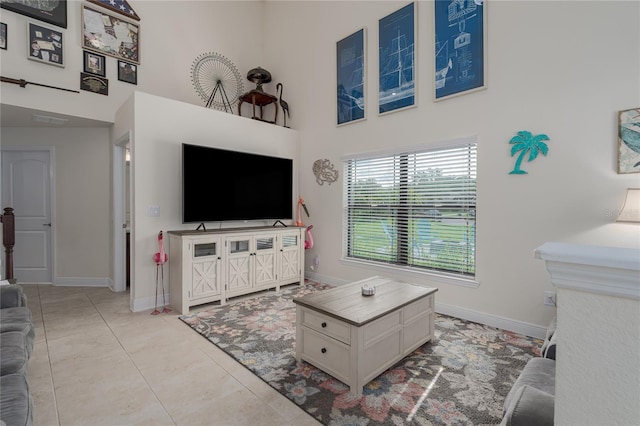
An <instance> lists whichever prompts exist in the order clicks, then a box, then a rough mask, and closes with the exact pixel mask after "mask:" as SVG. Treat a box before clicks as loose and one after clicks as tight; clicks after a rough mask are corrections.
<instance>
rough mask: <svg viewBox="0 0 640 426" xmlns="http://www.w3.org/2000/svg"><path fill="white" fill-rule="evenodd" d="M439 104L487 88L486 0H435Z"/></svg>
mask: <svg viewBox="0 0 640 426" xmlns="http://www.w3.org/2000/svg"><path fill="white" fill-rule="evenodd" d="M435 40H436V45H435V80H434V82H435V86H434V97H435V100H436V101H440V100H443V99H447V98H449V97H452V96H457V95H460V94H462V93H468V92H470V91H476V90H482V89H486V87H487V85H486V78H487V63H486V52H487V49H486V43H487V6H486V3H485V2H484V1H483V0H436V1H435Z"/></svg>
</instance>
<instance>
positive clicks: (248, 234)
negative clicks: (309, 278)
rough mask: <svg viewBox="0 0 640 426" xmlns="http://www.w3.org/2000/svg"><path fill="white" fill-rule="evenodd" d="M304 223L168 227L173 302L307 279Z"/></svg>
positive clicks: (185, 307)
mask: <svg viewBox="0 0 640 426" xmlns="http://www.w3.org/2000/svg"><path fill="white" fill-rule="evenodd" d="M304 231H305V228H304V227H294V226H289V227H277V228H276V227H271V226H260V227H251V228H228V229H218V230H207V231H193V230H181V231H168V234H169V265H170V274H169V293H170V296H171V299H170V301H171V306H172V307H173V308H174V309H175V310H177V311H178V312H180V313H181V314H186V313H188V312H189V308H190V307H191V306H195V305H201V304H204V303H210V302H216V301H220V304H221V305H223V304H224V303H225V302H226V300H227V299H228V298H230V297H235V296H240V295H243V294H248V293H253V292H256V291H262V290H268V289H271V288H275V289H276V291H278V290H280V286H281V285H285V284H292V283H296V282H298V283H302V282H304Z"/></svg>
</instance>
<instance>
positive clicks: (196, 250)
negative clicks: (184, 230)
mask: <svg viewBox="0 0 640 426" xmlns="http://www.w3.org/2000/svg"><path fill="white" fill-rule="evenodd" d="M221 259H222V257H221V253H220V239H219V238H216V239H214V240H213V239H212V240H207V241H201V242H194V244H193V258H192V263H191V294H190V299H191V300H197V299H201V298H205V297H209V296H214V295H219V294H221V293H222V290H221V285H220V281H221V280H220V264H221Z"/></svg>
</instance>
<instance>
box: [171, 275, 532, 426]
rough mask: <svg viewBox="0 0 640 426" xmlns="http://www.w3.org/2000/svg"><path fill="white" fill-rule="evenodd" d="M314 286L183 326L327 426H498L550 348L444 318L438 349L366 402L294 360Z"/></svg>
mask: <svg viewBox="0 0 640 426" xmlns="http://www.w3.org/2000/svg"><path fill="white" fill-rule="evenodd" d="M327 288H331V287H330V286H328V285H326V284H318V283H312V282H306V283H305V284H304V285H291V286H287V287H283V288H281V289H280V291H279V292H266V293H264V294H261V295H259V296H257V297H253V298H247V299H244V300H239V301H237V302H230V303H228V304H227V305H225V306H217V307H213V308H210V309H207V310H203V311H201V312H197V313H194V314H191V315H183V316H181V317H180V319H181V320H182V321H183V322H184V323H186V324H187V325H189V326H190V327H191V328H192V329H193V330H195V331H196V332H198V333H199V334H201V335H202V336H204V337H205V338H207V339H208V340H209V341H211V342H212V343H213V344H215V345H217V346H218V347H220V348H221V349H222V350H223V351H225V352H226V353H228V354H229V355H231V356H232V357H233V358H234V359H236V360H237V361H238V362H240V363H241V364H242V365H244V366H245V367H246V368H248V369H249V370H250V371H251V372H253V373H254V374H255V375H257V376H258V377H260V378H261V379H262V380H264V381H265V382H266V383H268V384H269V385H271V386H272V387H273V388H274V389H276V390H277V391H278V392H280V393H281V394H283V395H285V396H286V397H287V398H289V399H290V400H292V401H294V402H295V403H296V404H297V405H299V406H300V407H301V408H302V409H304V410H305V411H306V412H307V413H309V414H310V415H311V416H313V417H314V418H316V419H317V420H318V421H319V422H321V423H323V424H325V425H405V424H411V425H482V424H485V425H486V424H498V423H500V421H501V418H502V406H503V403H504V399H505V397H506V395H507V393H508V392H509V390H510V389H511V386H512V385H513V383H514V382H515V380H516V378H517V377H518V375H519V374H520V371H522V369H523V368H524V366H525V364H526V362H527V361H528V360H529V359H530V358H532V357H534V356H538V355H539V354H540V351H539V347H540V345H541V344H542V342H541V341H540V340H538V339H533V338H529V337H526V336H522V335H519V334H516V333H511V332H507V331H503V330H499V329H495V328H491V327H488V326H484V325H480V324H477V323H473V322H469V321H464V320H460V319H457V318H453V317H449V316H444V315H439V314H438V315H436V323H435V336H434V339H433V340H432V341H431V342H428V343H426V344H425V345H423V346H422V347H420V348H418V349H417V350H416V351H414V352H413V353H412V354H410V355H409V356H407V357H406V358H405V359H403V360H402V361H400V362H399V363H398V364H396V365H395V366H393V367H391V368H390V369H388V370H387V371H385V372H384V373H382V374H381V375H380V376H378V377H377V378H375V379H374V380H372V381H371V382H369V383H368V384H367V385H366V386H365V388H364V391H363V394H362V395H361V396H356V395H354V394H352V393H350V392H349V388H348V387H347V386H346V385H345V384H344V383H342V382H340V381H338V380H337V379H334V378H333V377H331V376H330V375H328V374H326V373H324V372H322V371H320V370H319V369H317V368H315V367H314V366H313V365H311V364H308V363H306V362H302V363H298V362H297V361H296V359H295V338H296V333H295V322H296V308H295V304H294V303H293V301H292V299H293V297H299V296H303V295H305V294H310V293H314V292H317V291H321V290H324V289H327Z"/></svg>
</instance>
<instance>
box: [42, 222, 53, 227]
mask: <svg viewBox="0 0 640 426" xmlns="http://www.w3.org/2000/svg"><path fill="white" fill-rule="evenodd" d="M42 226H48V227H51V223H45V224H44V225H42Z"/></svg>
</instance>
